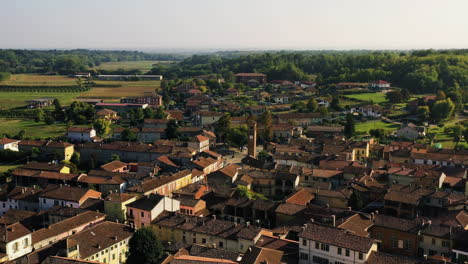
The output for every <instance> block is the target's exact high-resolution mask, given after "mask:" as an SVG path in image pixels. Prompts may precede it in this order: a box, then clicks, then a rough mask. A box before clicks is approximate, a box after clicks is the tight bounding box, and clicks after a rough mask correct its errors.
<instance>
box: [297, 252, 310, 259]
mask: <svg viewBox="0 0 468 264" xmlns="http://www.w3.org/2000/svg"><path fill="white" fill-rule="evenodd" d="M299 257H300V258H301V259H303V260H309V254H306V253H301V254H299Z"/></svg>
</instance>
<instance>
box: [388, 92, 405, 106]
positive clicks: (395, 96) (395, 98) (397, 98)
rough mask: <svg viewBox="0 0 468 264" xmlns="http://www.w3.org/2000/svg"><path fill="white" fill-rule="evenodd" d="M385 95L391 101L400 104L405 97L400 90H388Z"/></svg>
mask: <svg viewBox="0 0 468 264" xmlns="http://www.w3.org/2000/svg"><path fill="white" fill-rule="evenodd" d="M385 97H386V98H387V100H388V101H389V102H390V103H393V104H398V103H401V102H403V100H404V98H403V95H402V94H401V92H400V91H391V92H388V93H387V94H386V95H385Z"/></svg>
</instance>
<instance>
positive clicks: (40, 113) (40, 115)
mask: <svg viewBox="0 0 468 264" xmlns="http://www.w3.org/2000/svg"><path fill="white" fill-rule="evenodd" d="M44 115H45V114H44V110H42V109H41V108H39V109H37V110H36V116H35V117H34V120H35V121H36V122H41V121H42V120H44Z"/></svg>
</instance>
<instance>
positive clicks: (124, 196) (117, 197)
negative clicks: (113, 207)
mask: <svg viewBox="0 0 468 264" xmlns="http://www.w3.org/2000/svg"><path fill="white" fill-rule="evenodd" d="M135 197H136V196H135V195H133V194H129V193H119V192H116V193H111V194H109V195H108V196H107V197H106V199H105V200H106V201H109V202H117V203H124V202H126V201H128V200H130V199H133V198H135Z"/></svg>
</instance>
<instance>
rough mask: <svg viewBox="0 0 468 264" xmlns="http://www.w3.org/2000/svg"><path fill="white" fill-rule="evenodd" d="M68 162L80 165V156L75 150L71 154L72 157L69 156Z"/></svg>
mask: <svg viewBox="0 0 468 264" xmlns="http://www.w3.org/2000/svg"><path fill="white" fill-rule="evenodd" d="M70 161H71V162H73V164H76V165H80V164H81V154H80V152H78V151H76V150H75V151H74V152H73V155H72V156H71V159H70Z"/></svg>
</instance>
